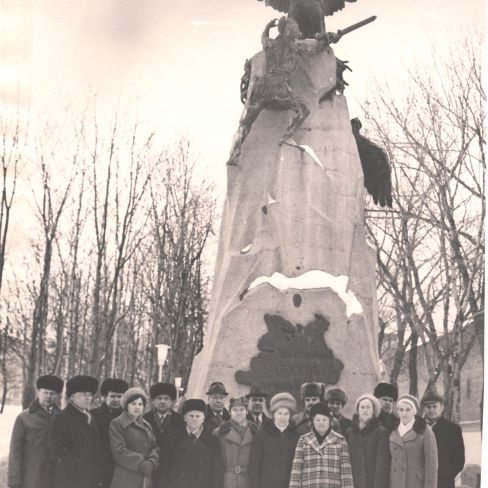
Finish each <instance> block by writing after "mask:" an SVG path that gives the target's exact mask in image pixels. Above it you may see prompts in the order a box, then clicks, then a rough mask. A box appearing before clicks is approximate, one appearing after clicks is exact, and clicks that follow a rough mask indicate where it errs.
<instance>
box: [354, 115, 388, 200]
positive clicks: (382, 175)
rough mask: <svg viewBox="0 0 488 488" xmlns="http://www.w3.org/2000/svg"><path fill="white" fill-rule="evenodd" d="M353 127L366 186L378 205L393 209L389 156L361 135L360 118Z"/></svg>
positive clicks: (356, 119)
mask: <svg viewBox="0 0 488 488" xmlns="http://www.w3.org/2000/svg"><path fill="white" fill-rule="evenodd" d="M351 126H352V133H353V135H354V139H356V144H357V146H358V152H359V159H360V160H361V166H362V167H363V173H364V186H365V187H366V190H367V191H368V193H369V194H370V195H371V196H372V197H373V201H374V203H375V204H376V205H380V206H381V207H390V208H391V207H392V203H393V202H392V197H391V168H390V163H389V161H388V156H387V155H386V153H385V151H384V150H383V149H382V148H381V147H379V146H378V145H377V144H375V143H374V142H372V141H370V140H369V139H368V138H367V137H364V136H363V135H362V134H360V133H359V131H360V130H361V127H362V124H361V121H360V120H359V119H358V118H355V119H352V120H351Z"/></svg>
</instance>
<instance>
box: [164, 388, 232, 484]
mask: <svg viewBox="0 0 488 488" xmlns="http://www.w3.org/2000/svg"><path fill="white" fill-rule="evenodd" d="M206 411H207V406H206V405H205V402H204V401H203V400H200V399H196V398H192V399H188V400H185V402H184V403H183V405H182V408H181V414H182V415H183V419H184V421H185V428H184V429H182V430H181V431H180V432H179V436H178V438H177V439H176V442H175V444H174V446H173V448H172V450H171V453H170V456H171V457H170V459H169V466H170V482H169V487H170V488H218V487H220V486H222V482H223V475H224V472H223V464H222V458H221V454H220V448H219V441H218V439H217V438H216V437H215V436H214V435H213V433H212V429H211V427H210V425H209V424H207V423H206V422H205V414H206Z"/></svg>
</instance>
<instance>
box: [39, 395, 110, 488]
mask: <svg viewBox="0 0 488 488" xmlns="http://www.w3.org/2000/svg"><path fill="white" fill-rule="evenodd" d="M48 450H49V456H50V457H51V460H52V461H53V462H54V464H55V472H54V486H55V488H68V487H69V488H98V487H100V486H103V474H102V465H101V449H100V439H99V435H98V430H97V426H96V424H95V421H94V420H93V417H92V419H91V421H90V422H88V417H87V416H86V415H85V414H84V413H83V412H80V411H79V410H78V409H77V408H76V407H75V406H74V405H73V404H72V403H68V405H67V406H66V408H65V409H64V410H62V411H61V412H60V413H58V414H57V415H54V416H53V418H52V420H51V423H50V425H49V433H48Z"/></svg>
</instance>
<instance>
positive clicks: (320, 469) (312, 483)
mask: <svg viewBox="0 0 488 488" xmlns="http://www.w3.org/2000/svg"><path fill="white" fill-rule="evenodd" d="M324 487H327V488H329V487H330V488H331V487H337V488H354V485H353V479H352V469H351V462H350V460H349V451H348V448H347V442H346V440H345V439H344V437H343V436H342V435H341V434H338V433H337V432H335V431H333V430H330V431H329V433H328V434H327V435H326V436H325V439H324V440H323V442H322V444H320V445H319V442H318V440H317V438H316V437H315V433H314V432H313V431H312V432H309V433H308V434H305V435H302V437H300V439H299V440H298V444H297V448H296V450H295V457H294V458H293V466H292V470H291V477H290V485H289V488H324Z"/></svg>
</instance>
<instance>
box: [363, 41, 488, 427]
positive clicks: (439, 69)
mask: <svg viewBox="0 0 488 488" xmlns="http://www.w3.org/2000/svg"><path fill="white" fill-rule="evenodd" d="M480 57H481V54H480V46H475V45H473V44H470V43H468V42H465V43H464V45H463V46H462V48H461V49H459V50H458V51H454V50H453V51H451V53H450V56H449V57H448V59H445V58H444V59H443V58H442V57H439V56H435V55H433V56H432V59H433V60H434V61H433V65H432V66H431V70H430V72H429V73H423V72H419V71H418V70H417V71H416V72H415V71H414V72H412V73H410V77H409V82H410V85H411V91H410V92H407V95H406V96H405V98H404V99H400V98H399V97H398V96H394V95H392V94H391V92H389V91H388V90H381V89H379V92H378V96H377V98H376V99H375V100H374V101H373V102H372V103H370V105H369V108H368V118H369V122H370V124H371V126H372V127H373V131H374V134H375V136H376V138H377V139H378V140H379V141H380V143H381V144H383V145H384V146H386V148H387V150H388V152H389V154H390V156H391V160H392V164H393V166H394V169H395V177H396V178H395V180H396V181H395V184H396V187H397V191H396V195H395V201H394V211H393V212H390V213H389V214H388V215H386V216H383V217H382V218H374V217H373V218H370V220H369V224H370V230H371V232H370V237H371V238H372V240H373V242H374V243H375V244H378V245H379V251H378V265H379V270H380V283H381V285H382V286H385V287H386V288H387V289H388V291H389V295H390V298H389V299H390V301H391V304H392V306H395V307H397V311H398V313H399V314H400V316H401V317H403V318H404V319H405V320H406V322H407V324H408V326H409V328H410V334H411V336H412V337H413V339H411V341H412V342H411V344H410V347H411V350H410V354H409V356H410V362H412V361H415V360H416V354H415V349H414V347H415V345H416V341H417V337H418V338H419V339H420V341H421V343H422V345H423V350H424V352H425V355H426V362H427V368H428V373H429V383H430V384H435V383H436V381H437V380H438V379H439V377H441V378H442V380H443V389H444V395H445V398H446V414H447V415H448V416H449V417H451V418H452V419H454V420H457V419H459V405H460V375H461V369H462V367H463V365H464V364H465V362H466V359H467V357H468V354H469V353H470V351H471V348H472V346H473V344H474V343H475V342H476V341H477V343H478V346H479V348H480V351H481V354H482V355H483V337H484V336H483V334H484V332H483V326H482V324H483V317H484V227H483V222H484V219H485V194H484V181H485V154H484V144H485V134H484V130H485V129H484V124H483V122H484V116H485V114H484V106H485V103H486V96H485V93H484V90H483V86H482V83H481V60H480ZM393 304H394V305H393ZM400 342H401V341H400ZM402 346H403V344H402ZM412 348H413V349H412ZM412 374H414V377H413V378H412V379H411V390H414V391H415V387H413V386H412V385H413V384H415V382H416V377H415V375H416V373H415V372H414V371H413V368H412Z"/></svg>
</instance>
